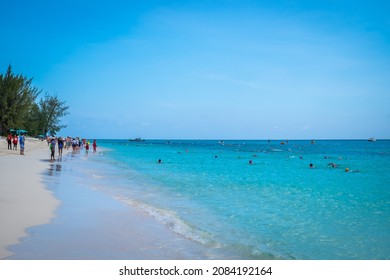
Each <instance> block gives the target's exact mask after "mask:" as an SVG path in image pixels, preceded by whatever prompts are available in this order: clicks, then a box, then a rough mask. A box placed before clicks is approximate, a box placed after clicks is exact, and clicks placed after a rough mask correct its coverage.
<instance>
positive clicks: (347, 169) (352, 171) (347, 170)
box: [345, 167, 359, 173]
mask: <svg viewBox="0 0 390 280" xmlns="http://www.w3.org/2000/svg"><path fill="white" fill-rule="evenodd" d="M345 172H349V173H355V172H359V170H350V169H349V168H348V167H347V168H345Z"/></svg>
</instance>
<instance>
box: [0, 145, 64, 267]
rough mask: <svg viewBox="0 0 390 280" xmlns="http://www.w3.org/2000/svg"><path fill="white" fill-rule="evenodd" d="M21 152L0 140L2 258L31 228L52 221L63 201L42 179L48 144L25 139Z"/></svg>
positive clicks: (0, 236)
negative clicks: (10, 148) (9, 148)
mask: <svg viewBox="0 0 390 280" xmlns="http://www.w3.org/2000/svg"><path fill="white" fill-rule="evenodd" d="M19 153H20V152H19V147H18V150H17V151H15V150H8V149H7V142H6V139H5V138H1V139H0V163H1V174H2V175H1V176H0V225H1V228H2V229H1V231H0V259H4V258H6V257H9V256H12V254H13V253H12V252H11V251H9V250H8V247H9V246H11V245H14V244H18V243H19V242H20V240H21V238H23V237H25V236H27V229H28V228H30V227H33V226H37V225H42V224H47V223H49V222H50V221H51V219H52V218H53V217H54V212H55V210H56V208H57V207H58V205H59V204H60V201H59V200H57V199H56V198H55V197H54V196H53V193H52V192H51V191H50V190H48V189H47V188H46V185H45V184H44V182H43V181H42V176H41V174H42V172H44V171H45V170H46V169H47V168H48V164H47V162H46V161H45V159H46V158H47V155H48V152H47V145H46V143H45V142H42V141H40V140H37V139H34V138H26V144H25V155H24V156H22V155H20V154H19Z"/></svg>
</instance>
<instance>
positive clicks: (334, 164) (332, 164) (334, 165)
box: [327, 162, 337, 168]
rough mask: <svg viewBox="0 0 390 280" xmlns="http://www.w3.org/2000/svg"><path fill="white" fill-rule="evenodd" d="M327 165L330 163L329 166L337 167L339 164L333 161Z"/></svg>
mask: <svg viewBox="0 0 390 280" xmlns="http://www.w3.org/2000/svg"><path fill="white" fill-rule="evenodd" d="M327 165H328V167H332V168H336V167H337V164H336V163H333V162H329V163H328V164H327Z"/></svg>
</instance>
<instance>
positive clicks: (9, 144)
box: [7, 133, 12, 150]
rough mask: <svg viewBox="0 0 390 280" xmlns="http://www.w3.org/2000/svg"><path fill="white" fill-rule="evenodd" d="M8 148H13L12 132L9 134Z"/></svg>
mask: <svg viewBox="0 0 390 280" xmlns="http://www.w3.org/2000/svg"><path fill="white" fill-rule="evenodd" d="M7 143H8V150H12V134H11V133H10V134H8V136H7Z"/></svg>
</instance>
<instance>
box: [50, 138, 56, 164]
mask: <svg viewBox="0 0 390 280" xmlns="http://www.w3.org/2000/svg"><path fill="white" fill-rule="evenodd" d="M55 151H56V139H54V138H52V139H51V141H50V152H51V154H50V160H51V161H55V160H56V159H55V157H54V153H55Z"/></svg>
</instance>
